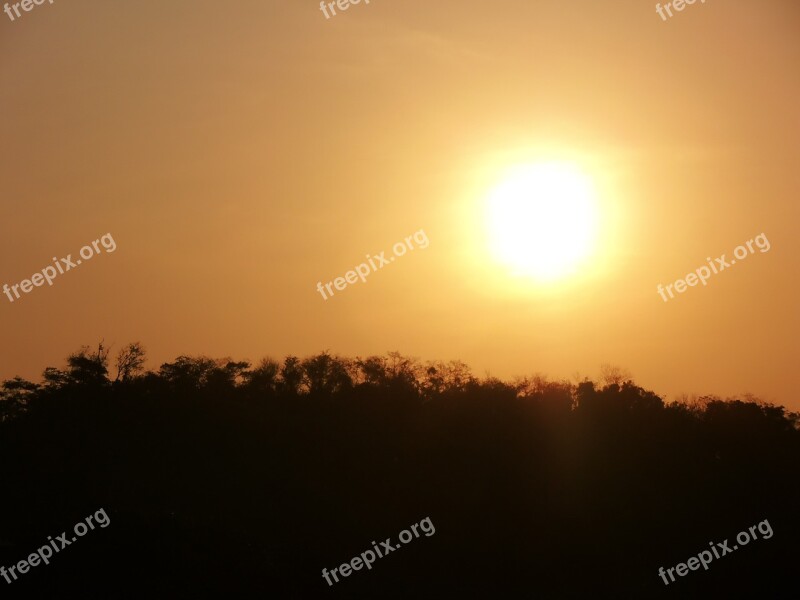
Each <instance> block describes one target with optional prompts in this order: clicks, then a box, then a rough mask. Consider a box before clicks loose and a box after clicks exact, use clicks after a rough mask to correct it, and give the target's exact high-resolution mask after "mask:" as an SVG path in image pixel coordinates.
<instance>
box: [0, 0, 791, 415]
mask: <svg viewBox="0 0 800 600" xmlns="http://www.w3.org/2000/svg"><path fill="white" fill-rule="evenodd" d="M798 33H800V4H798V3H797V2H796V1H793V0H765V1H761V2H758V3H756V2H745V1H743V0H739V1H736V0H726V1H725V2H721V1H720V0H708V1H707V2H705V3H700V2H697V3H695V4H693V5H687V6H686V7H685V9H684V10H683V11H681V12H674V16H673V17H671V18H668V19H667V20H666V21H665V20H662V18H661V17H659V16H658V14H657V13H656V12H655V4H654V3H649V2H642V1H640V0H636V1H634V0H618V1H616V2H613V3H610V2H605V3H600V2H595V1H589V0H572V1H569V2H567V1H564V0H549V1H543V0H500V1H498V2H493V3H488V2H477V1H473V0H457V1H456V0H452V1H450V0H439V1H437V2H430V1H423V0H402V1H401V0H372V1H371V2H370V3H369V4H365V3H364V2H362V3H361V4H358V5H353V6H351V7H350V8H349V9H348V10H347V11H344V12H343V11H337V14H336V15H335V16H331V17H330V18H327V19H326V17H325V15H324V14H323V13H322V11H320V8H319V3H317V2H314V1H310V0H281V1H266V2H265V1H263V0H261V1H258V2H256V1H253V0H242V1H240V2H236V3H232V4H224V3H220V2H209V1H206V0H191V1H188V0H170V1H169V2H167V3H164V2H155V1H152V0H143V1H139V2H136V3H131V2H97V1H95V2H91V1H77V0H76V1H70V2H64V1H63V0H55V1H54V2H53V4H50V3H44V4H42V5H40V6H34V8H33V10H31V11H30V12H23V13H22V16H21V17H19V18H16V19H15V20H14V21H12V20H11V19H10V18H8V17H7V15H6V14H5V13H0V109H1V110H2V113H0V114H2V118H1V119H0V140H1V141H2V142H1V143H0V153H1V155H0V182H2V183H1V184H0V185H1V186H2V187H0V198H2V201H1V202H0V284H7V285H9V286H11V285H13V284H18V283H20V282H21V281H22V280H25V279H28V278H30V277H31V276H32V274H34V273H36V272H41V271H42V269H44V268H45V267H47V266H49V265H52V264H53V260H54V257H55V258H61V257H67V255H68V254H71V255H72V259H73V260H75V259H76V258H77V257H78V253H79V250H80V249H81V247H83V246H84V245H85V244H91V242H92V241H94V240H98V239H100V238H101V236H103V235H104V234H107V233H110V234H111V237H112V238H113V240H114V243H115V244H116V249H115V250H114V251H113V252H105V250H104V246H102V245H101V246H99V248H100V250H99V251H98V253H97V255H95V256H94V257H92V258H91V259H90V260H88V259H87V260H86V261H85V262H83V263H82V264H81V265H79V266H76V267H75V268H73V269H70V270H69V271H67V272H65V273H63V274H59V275H58V276H57V277H56V278H55V279H53V280H52V285H47V283H44V284H43V285H42V286H40V287H33V289H32V291H30V292H29V293H24V294H22V295H21V297H20V298H16V299H15V300H14V301H13V302H11V301H10V300H9V299H8V298H7V297H6V296H5V295H0V328H1V330H2V346H0V379H6V378H11V377H13V376H15V375H21V376H23V377H27V378H31V379H35V380H38V378H39V376H40V374H41V372H42V371H43V370H44V368H45V367H47V366H61V365H63V364H64V359H65V357H66V356H67V355H68V354H69V353H70V352H72V351H74V350H76V349H77V348H79V347H80V346H81V345H83V344H87V345H92V344H96V343H97V342H98V341H99V340H101V339H102V340H104V341H105V343H106V345H111V346H112V353H115V352H116V350H117V349H119V347H121V346H122V345H124V344H126V343H128V342H131V341H141V342H142V343H143V344H144V346H145V347H146V348H147V350H148V354H149V362H148V366H149V367H151V368H158V366H159V365H160V364H161V363H163V362H166V361H168V360H172V359H174V358H175V357H176V356H178V355H181V354H192V355H194V354H205V355H209V356H213V357H224V356H231V357H233V358H236V359H249V360H254V361H255V360H258V359H260V358H261V357H264V356H271V357H274V358H281V357H284V356H286V355H289V354H293V355H299V356H307V355H310V354H314V353H318V352H320V351H322V350H329V351H330V352H332V353H334V354H340V355H345V356H351V357H352V356H367V355H371V354H381V353H385V352H387V351H392V350H397V351H399V352H401V353H402V354H404V355H409V356H415V357H419V358H420V359H422V360H434V359H435V360H440V359H441V360H450V359H459V360H462V361H464V362H466V363H467V364H468V365H470V366H471V367H472V369H473V371H474V372H475V374H476V375H479V376H484V375H487V374H489V375H492V376H496V377H501V378H512V377H514V376H523V375H531V374H533V373H543V374H546V375H548V376H550V377H552V378H556V379H560V378H572V377H574V376H575V375H576V374H579V375H580V376H584V375H588V376H596V375H597V374H598V372H599V367H600V365H601V364H602V363H611V364H617V365H621V366H622V367H625V368H627V369H628V370H629V371H630V372H631V373H632V374H633V376H634V379H635V380H636V381H637V383H639V384H640V385H643V386H644V387H646V388H648V389H652V390H654V391H656V392H657V393H659V394H661V395H662V396H664V397H667V398H668V399H673V398H674V397H676V396H677V395H678V394H682V393H687V394H716V395H720V396H723V397H724V396H730V395H736V394H742V393H752V394H755V395H756V396H758V397H760V398H763V399H765V400H767V401H771V402H775V403H778V404H783V405H786V406H787V407H789V408H791V409H793V410H799V409H800V398H798V396H797V394H796V383H795V381H794V378H793V375H794V373H793V371H794V368H795V367H796V363H797V355H798V353H797V340H798V339H800V319H798V316H797V315H798V310H797V294H798V278H797V274H798V262H799V261H798V257H800V240H799V239H798V236H797V234H796V228H797V224H798V217H800V208H798V206H800V202H798V200H800V170H798V169H797V164H798V159H800V146H798V133H800V111H798V110H797V106H798V98H799V97H800V68H798V66H800V35H798ZM543 161H560V162H562V163H568V164H571V165H575V166H576V167H577V168H578V169H580V171H581V172H582V173H584V174H585V175H586V177H587V178H588V179H589V180H590V181H591V182H592V185H593V189H594V190H595V196H596V207H597V232H596V239H595V242H594V245H593V250H592V253H591V255H590V256H589V257H588V258H587V259H586V260H585V261H584V263H582V264H581V265H580V266H579V267H576V268H575V271H574V272H571V273H570V274H569V275H568V276H565V277H562V278H561V279H558V280H556V281H548V282H542V281H538V280H534V279H530V278H525V277H521V276H519V275H518V274H517V273H515V272H514V271H513V269H511V268H510V266H509V265H508V264H504V263H502V262H501V261H498V260H497V259H496V257H495V256H494V255H493V254H492V252H491V251H490V243H491V240H489V239H488V237H487V235H488V234H487V227H486V221H487V217H486V209H485V207H486V199H487V197H488V196H489V194H490V192H491V190H492V189H494V187H495V186H497V185H498V184H499V183H500V182H501V181H503V178H504V177H506V176H507V174H508V172H509V169H511V168H513V167H514V166H515V165H523V164H537V163H541V162H543ZM420 230H422V231H423V232H424V235H425V237H426V239H427V240H428V245H427V246H426V247H424V248H422V247H416V248H415V249H414V250H413V251H408V252H407V253H406V255H405V256H402V257H396V258H397V260H396V261H392V262H391V263H390V264H389V265H387V266H385V267H383V268H381V269H379V270H377V271H376V272H371V273H370V275H369V276H368V277H366V281H365V282H361V281H358V282H357V283H355V284H351V285H347V287H345V288H344V289H341V290H340V289H335V288H334V291H335V294H334V295H332V296H329V297H328V298H327V299H323V297H322V294H321V293H320V292H319V291H318V290H317V283H318V282H321V283H322V284H325V283H327V282H333V281H334V280H335V278H336V277H339V276H344V275H345V274H346V272H347V271H349V270H351V269H353V268H354V267H355V266H356V265H358V264H360V263H362V262H365V261H366V260H367V259H366V256H367V255H371V256H375V255H376V254H379V253H380V252H381V251H387V256H389V255H391V249H392V247H393V245H394V244H395V243H396V242H403V240H404V239H405V238H407V237H409V236H413V235H414V233H415V232H419V231H420ZM759 234H764V236H765V237H766V238H767V239H768V241H769V244H770V249H769V251H767V252H760V251H756V252H755V253H754V254H752V255H750V256H748V257H747V259H746V260H742V261H740V262H738V263H737V264H735V265H732V266H731V267H730V268H728V269H725V270H724V272H720V273H719V274H717V275H714V276H712V277H710V278H709V280H708V282H707V285H705V286H700V285H697V286H695V287H690V288H688V289H687V290H686V291H685V292H684V293H681V294H678V295H676V297H674V298H672V299H669V301H667V302H665V301H664V300H663V299H662V298H661V296H660V295H659V293H658V292H657V286H658V285H659V284H663V285H664V286H666V285H667V284H671V283H674V282H675V280H677V279H679V278H683V277H684V276H685V275H686V274H687V273H690V272H693V271H695V270H696V269H697V268H699V267H702V266H703V265H705V264H706V257H712V258H713V257H718V256H721V255H722V254H723V253H726V254H727V255H728V257H729V258H730V257H731V255H732V252H733V249H734V248H736V247H737V246H738V245H740V244H743V243H745V242H746V241H748V240H751V239H753V238H755V237H756V236H758V235H759ZM418 246H419V245H418ZM62 264H63V263H62Z"/></svg>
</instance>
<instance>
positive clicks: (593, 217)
mask: <svg viewBox="0 0 800 600" xmlns="http://www.w3.org/2000/svg"><path fill="white" fill-rule="evenodd" d="M486 209H487V214H486V218H487V219H486V220H487V224H488V228H489V240H490V245H491V250H492V253H493V254H494V256H495V258H496V259H497V260H498V261H500V262H502V263H503V264H505V265H507V266H508V267H509V268H510V269H511V270H512V271H513V272H514V273H515V274H517V275H525V276H528V277H532V278H535V279H538V280H548V281H549V280H554V279H559V278H562V277H565V276H567V275H569V274H571V273H573V272H575V270H576V269H577V268H578V267H579V266H580V265H581V264H582V263H583V262H584V261H585V259H587V258H588V257H589V256H590V255H591V252H592V249H593V246H594V241H595V237H596V224H597V206H596V200H595V192H594V188H593V186H592V182H591V181H590V179H589V178H588V177H587V176H586V175H585V174H583V173H582V172H581V171H580V170H579V169H578V168H577V167H575V166H574V165H572V164H570V163H561V162H548V163H538V164H534V165H527V166H524V167H519V168H517V169H514V170H513V171H512V172H511V173H510V174H509V175H508V176H507V177H506V178H505V179H504V180H503V181H502V182H501V183H500V184H499V185H497V187H495V188H494V189H493V190H492V191H491V192H490V194H489V197H488V200H487V206H486Z"/></svg>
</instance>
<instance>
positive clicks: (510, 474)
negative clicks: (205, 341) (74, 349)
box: [0, 344, 800, 599]
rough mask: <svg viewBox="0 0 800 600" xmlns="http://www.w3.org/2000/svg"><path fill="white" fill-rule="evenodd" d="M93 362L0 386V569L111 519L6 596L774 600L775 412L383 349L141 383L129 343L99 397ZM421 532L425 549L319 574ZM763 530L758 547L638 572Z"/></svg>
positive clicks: (786, 481)
mask: <svg viewBox="0 0 800 600" xmlns="http://www.w3.org/2000/svg"><path fill="white" fill-rule="evenodd" d="M107 362H108V351H107V350H106V349H104V348H103V346H102V344H101V345H100V346H99V348H98V350H97V351H96V352H91V351H90V350H89V349H88V348H83V349H81V350H80V351H79V352H78V353H76V354H74V355H72V356H70V357H69V359H68V362H67V367H66V369H65V370H61V369H55V368H48V369H47V370H46V371H45V373H44V381H43V382H42V383H41V384H34V383H31V382H27V381H25V380H22V379H19V378H16V379H14V380H10V381H6V382H5V383H4V384H3V386H2V391H0V421H1V422H0V458H1V459H2V464H3V472H2V482H3V488H2V489H3V493H2V495H0V509H1V510H2V513H0V514H2V515H3V517H4V519H3V527H2V531H1V532H0V564H3V565H6V566H10V565H12V564H15V563H16V562H18V561H20V560H23V559H25V558H26V557H27V556H28V555H29V554H30V553H31V552H33V551H35V549H36V548H38V547H40V546H42V545H44V544H45V543H46V539H47V536H53V537H55V536H56V535H58V534H60V533H61V532H62V531H70V530H71V529H72V526H73V525H74V524H75V523H76V522H78V521H79V520H82V519H83V518H85V517H86V516H87V515H89V514H92V513H94V512H95V511H96V510H98V509H99V508H101V507H102V508H104V509H105V510H106V512H107V513H108V515H109V516H110V518H111V525H110V526H109V527H108V528H106V529H96V530H94V531H92V532H91V533H89V534H87V535H86V536H85V537H83V538H81V540H80V541H78V542H76V543H75V544H73V545H71V546H70V547H69V548H68V549H65V550H64V551H62V553H60V554H58V555H57V556H56V557H54V558H53V559H52V562H51V564H50V565H49V566H38V567H36V568H33V569H32V570H31V571H30V572H28V573H27V574H25V575H23V576H21V579H20V580H19V581H16V582H14V583H13V584H12V585H10V586H9V585H7V584H6V583H5V582H4V581H2V580H0V588H2V589H3V591H4V592H5V593H6V595H7V596H8V597H12V596H16V595H18V597H45V595H47V596H48V597H80V598H137V599H138V598H162V597H163V598H188V597H220V598H233V597H266V598H273V597H274V598H325V597H342V598H437V599H438V598H527V597H534V598H535V597H548V598H562V597H564V598H572V597H576V598H577V597H580V598H585V597H598V598H652V597H667V596H674V597H676V598H691V597H731V598H737V597H764V598H772V597H779V598H784V597H785V598H789V597H795V592H794V590H795V587H796V586H795V584H794V581H795V577H794V576H795V572H796V569H795V567H794V562H795V560H796V551H795V549H794V543H795V542H796V541H797V540H798V533H800V532H799V531H798V524H799V523H798V518H797V508H798V506H800V431H798V419H797V415H793V414H788V413H787V412H786V411H785V410H784V409H783V408H782V407H775V406H771V405H766V404H763V403H759V402H754V401H746V402H742V401H738V400H736V401H721V400H719V399H715V398H703V399H701V400H700V401H699V402H696V403H694V404H687V403H672V404H667V405H665V403H664V402H663V401H662V399H661V398H660V397H658V396H657V395H656V394H654V393H652V392H649V391H646V390H644V389H642V388H640V387H638V386H636V385H635V384H634V383H632V382H631V381H630V380H629V379H627V380H623V379H624V378H623V377H621V376H619V373H616V374H615V373H611V374H610V375H609V374H608V373H606V375H608V376H607V377H606V378H605V381H604V383H603V384H601V385H599V384H595V383H593V382H591V381H584V382H582V383H579V384H577V385H573V384H570V383H567V382H550V381H547V380H546V379H543V378H541V377H535V378H532V379H525V380H521V381H517V382H515V383H513V384H510V383H506V382H502V381H499V380H497V379H493V378H487V379H484V380H478V379H476V378H474V377H473V376H472V375H471V374H470V372H469V370H468V369H467V367H466V366H465V365H463V364H462V363H458V362H451V363H428V364H424V365H423V364H420V363H418V362H417V361H415V360H411V359H408V358H405V357H402V356H400V355H399V354H397V353H390V354H389V355H387V356H383V357H381V356H372V357H368V358H364V359H360V358H357V359H355V360H347V359H342V358H339V357H335V356H331V355H329V354H328V353H323V354H320V355H318V356H313V357H310V358H307V359H302V360H301V359H299V358H297V357H288V358H286V359H285V360H284V361H283V363H282V364H280V363H278V362H275V361H271V360H264V361H262V362H261V363H260V364H259V365H257V366H255V367H254V366H252V365H251V364H250V363H247V362H236V361H232V360H228V359H224V360H212V359H209V358H205V357H187V356H181V357H178V358H177V359H176V360H175V361H174V362H171V363H166V364H164V365H162V366H161V367H160V369H159V370H158V371H157V372H143V370H142V366H143V364H144V350H143V349H142V347H141V346H140V345H138V344H133V345H131V346H129V347H127V348H126V349H123V351H121V352H120V353H119V355H118V357H117V369H116V378H115V379H114V380H113V381H111V380H110V379H109V375H108V364H107ZM424 517H430V518H431V520H432V522H433V524H434V525H435V527H436V533H435V535H433V536H431V537H421V538H420V539H418V540H415V541H413V542H411V543H409V545H408V547H404V548H402V549H401V550H400V551H398V552H395V553H392V554H391V555H389V556H387V557H386V558H383V559H380V560H378V561H377V562H376V563H375V565H374V566H373V569H372V570H370V571H366V570H361V571H358V572H354V573H353V574H352V575H350V576H349V577H348V578H347V579H344V580H342V581H341V582H340V583H338V584H336V585H335V586H334V587H332V588H330V587H328V585H327V584H326V583H325V580H324V579H323V578H322V577H321V571H322V568H323V567H327V568H328V569H331V568H334V567H338V566H339V565H340V564H342V563H344V562H346V561H349V560H350V559H351V558H352V557H354V556H356V555H358V554H360V553H361V552H363V551H364V550H368V549H370V548H371V546H372V541H373V540H375V541H378V542H380V541H382V540H384V539H386V538H387V537H392V538H393V539H395V540H396V539H397V535H398V533H399V532H400V531H401V530H403V529H405V528H406V527H408V526H409V525H411V524H413V523H416V522H418V521H420V520H421V519H423V518H424ZM764 519H768V520H769V523H770V524H771V526H772V528H773V530H774V536H773V537H772V538H771V539H769V540H758V541H755V542H751V543H750V544H749V545H748V546H747V548H743V549H741V550H739V551H736V552H735V553H734V554H732V555H728V556H726V557H724V558H721V559H719V560H715V561H714V562H713V563H711V565H710V568H709V570H708V571H703V570H700V571H691V572H690V573H689V574H688V575H687V576H685V577H681V578H679V579H678V581H677V582H676V583H674V584H671V585H670V586H669V587H666V586H664V584H663V582H662V581H661V579H660V578H659V577H658V575H657V569H658V567H660V566H663V567H665V568H667V567H673V566H675V565H676V564H678V563H680V562H685V561H686V560H687V559H688V558H689V557H691V556H692V555H696V554H697V553H699V552H700V551H702V550H705V549H707V548H708V544H709V542H710V541H722V540H724V539H726V538H727V539H729V540H731V539H733V538H734V537H735V536H736V534H737V533H738V532H739V531H741V530H746V529H747V528H748V527H750V526H751V525H755V524H756V523H758V522H760V521H763V520H764Z"/></svg>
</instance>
